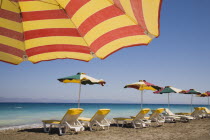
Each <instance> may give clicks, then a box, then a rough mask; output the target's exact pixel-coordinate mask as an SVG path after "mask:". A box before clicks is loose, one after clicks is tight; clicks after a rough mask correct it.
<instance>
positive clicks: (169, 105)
mask: <svg viewBox="0 0 210 140" xmlns="http://www.w3.org/2000/svg"><path fill="white" fill-rule="evenodd" d="M169 94H170V93H168V108H169V106H170V105H169V104H170V100H169Z"/></svg>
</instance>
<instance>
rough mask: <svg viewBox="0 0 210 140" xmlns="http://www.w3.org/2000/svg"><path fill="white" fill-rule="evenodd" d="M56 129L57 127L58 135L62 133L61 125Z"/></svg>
mask: <svg viewBox="0 0 210 140" xmlns="http://www.w3.org/2000/svg"><path fill="white" fill-rule="evenodd" d="M58 129H59V135H60V136H61V135H63V133H62V128H61V125H59V126H58Z"/></svg>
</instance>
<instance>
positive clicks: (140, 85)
mask: <svg viewBox="0 0 210 140" xmlns="http://www.w3.org/2000/svg"><path fill="white" fill-rule="evenodd" d="M124 88H134V89H137V90H140V91H141V108H142V104H143V91H144V90H153V91H155V90H160V89H161V87H159V86H156V85H154V84H151V83H149V82H147V81H146V80H139V82H136V83H133V84H128V85H126V86H125V87H124Z"/></svg>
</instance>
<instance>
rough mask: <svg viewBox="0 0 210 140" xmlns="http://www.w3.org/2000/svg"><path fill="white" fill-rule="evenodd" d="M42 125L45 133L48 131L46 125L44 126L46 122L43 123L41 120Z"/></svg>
mask: <svg viewBox="0 0 210 140" xmlns="http://www.w3.org/2000/svg"><path fill="white" fill-rule="evenodd" d="M43 127H44V132H46V133H47V132H49V131H47V126H46V123H44V122H43Z"/></svg>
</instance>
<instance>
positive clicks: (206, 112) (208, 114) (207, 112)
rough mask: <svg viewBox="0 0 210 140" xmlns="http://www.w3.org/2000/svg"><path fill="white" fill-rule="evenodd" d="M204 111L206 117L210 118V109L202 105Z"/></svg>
mask: <svg viewBox="0 0 210 140" xmlns="http://www.w3.org/2000/svg"><path fill="white" fill-rule="evenodd" d="M202 108H203V111H204V117H206V118H210V110H209V109H208V108H206V107H202Z"/></svg>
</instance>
